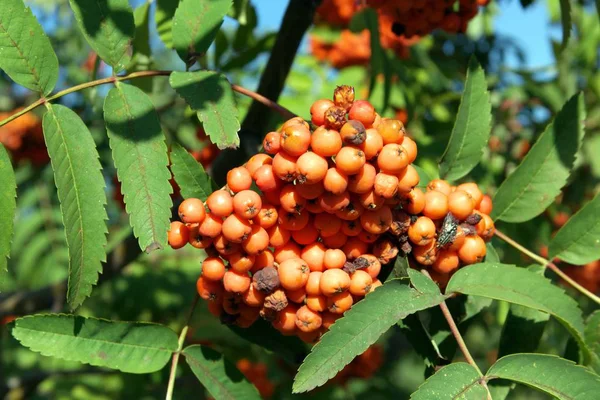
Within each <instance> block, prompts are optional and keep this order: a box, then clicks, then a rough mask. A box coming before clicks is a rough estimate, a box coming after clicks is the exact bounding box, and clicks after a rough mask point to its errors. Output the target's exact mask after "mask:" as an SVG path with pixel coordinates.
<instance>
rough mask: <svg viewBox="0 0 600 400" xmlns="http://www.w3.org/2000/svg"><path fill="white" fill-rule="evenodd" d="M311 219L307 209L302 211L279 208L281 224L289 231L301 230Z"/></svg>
mask: <svg viewBox="0 0 600 400" xmlns="http://www.w3.org/2000/svg"><path fill="white" fill-rule="evenodd" d="M309 221H310V215H309V213H308V212H307V211H306V210H302V211H300V212H286V211H285V210H283V209H279V224H280V225H281V227H282V228H285V229H287V230H288V231H299V230H300V229H302V228H304V227H305V226H306V225H307V224H308V223H309Z"/></svg>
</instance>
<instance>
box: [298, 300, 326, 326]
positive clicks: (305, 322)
mask: <svg viewBox="0 0 600 400" xmlns="http://www.w3.org/2000/svg"><path fill="white" fill-rule="evenodd" d="M321 323H322V320H321V315H320V314H319V313H317V312H314V311H313V310H311V309H310V308H308V307H307V306H302V307H300V308H299V309H298V311H297V312H296V327H298V329H300V330H301V331H302V332H313V331H315V330H317V329H319V328H320V327H321Z"/></svg>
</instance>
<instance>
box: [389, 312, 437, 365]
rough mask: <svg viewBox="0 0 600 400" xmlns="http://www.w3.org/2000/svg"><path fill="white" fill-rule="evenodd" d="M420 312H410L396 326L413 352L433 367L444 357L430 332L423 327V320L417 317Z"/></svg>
mask: <svg viewBox="0 0 600 400" xmlns="http://www.w3.org/2000/svg"><path fill="white" fill-rule="evenodd" d="M420 314H421V313H416V314H411V315H409V316H407V317H406V318H404V319H403V320H401V321H399V322H398V327H399V328H400V331H401V332H402V334H403V335H404V336H405V337H406V339H407V340H408V342H409V343H410V345H411V346H412V348H413V349H414V350H415V352H416V353H417V354H418V355H419V356H421V357H422V358H423V360H424V361H425V365H426V366H427V367H433V366H436V365H439V364H440V361H441V360H443V359H444V356H443V355H442V354H441V352H440V349H439V347H438V345H437V343H436V342H435V340H433V338H432V337H431V334H430V333H429V331H428V330H427V328H425V325H424V324H423V321H422V320H421V318H420V317H419V315H420Z"/></svg>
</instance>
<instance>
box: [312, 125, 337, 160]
mask: <svg viewBox="0 0 600 400" xmlns="http://www.w3.org/2000/svg"><path fill="white" fill-rule="evenodd" d="M310 148H311V149H312V151H314V152H315V153H316V154H318V155H320V156H321V157H331V156H335V155H336V154H337V153H338V152H339V151H340V149H341V148H342V138H341V136H340V134H339V133H338V132H337V131H334V130H332V129H327V128H325V127H324V126H321V127H319V128H317V129H315V131H314V132H313V134H312V136H311V139H310Z"/></svg>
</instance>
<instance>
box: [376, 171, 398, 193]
mask: <svg viewBox="0 0 600 400" xmlns="http://www.w3.org/2000/svg"><path fill="white" fill-rule="evenodd" d="M373 190H374V193H375V194H376V195H377V196H380V197H383V198H384V199H391V198H393V197H394V196H396V194H397V193H398V177H397V176H396V175H393V174H386V173H385V172H379V173H378V174H377V176H375V185H374V187H373Z"/></svg>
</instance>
